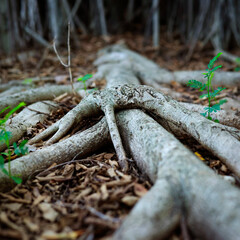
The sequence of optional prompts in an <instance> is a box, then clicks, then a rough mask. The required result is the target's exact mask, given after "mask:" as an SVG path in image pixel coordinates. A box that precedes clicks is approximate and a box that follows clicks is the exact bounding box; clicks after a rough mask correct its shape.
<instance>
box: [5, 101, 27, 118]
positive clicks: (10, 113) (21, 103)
mask: <svg viewBox="0 0 240 240" xmlns="http://www.w3.org/2000/svg"><path fill="white" fill-rule="evenodd" d="M23 106H26V103H24V102H20V103H19V104H18V105H17V106H16V107H15V108H13V109H12V110H11V111H10V112H9V113H7V114H6V115H5V117H4V119H5V120H6V121H7V120H8V119H9V117H10V116H11V115H12V114H13V113H15V112H16V111H17V110H18V109H19V108H21V107H23Z"/></svg>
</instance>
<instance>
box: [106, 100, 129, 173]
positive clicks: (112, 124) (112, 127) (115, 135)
mask: <svg viewBox="0 0 240 240" xmlns="http://www.w3.org/2000/svg"><path fill="white" fill-rule="evenodd" d="M104 114H105V116H106V121H107V124H108V128H109V132H110V135H111V139H112V142H113V145H114V148H115V151H116V153H117V156H118V162H119V165H120V166H121V168H122V170H123V171H124V172H126V171H127V170H128V162H127V157H126V153H125V150H124V148H123V145H122V140H121V137H120V134H119V131H118V127H117V124H116V119H115V114H114V109H113V107H112V106H109V105H107V106H106V107H105V108H104Z"/></svg>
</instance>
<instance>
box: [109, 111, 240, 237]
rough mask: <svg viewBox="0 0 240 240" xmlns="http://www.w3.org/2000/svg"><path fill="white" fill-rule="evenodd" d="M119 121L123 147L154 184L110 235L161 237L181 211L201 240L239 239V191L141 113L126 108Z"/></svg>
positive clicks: (118, 118)
mask: <svg viewBox="0 0 240 240" xmlns="http://www.w3.org/2000/svg"><path fill="white" fill-rule="evenodd" d="M129 119H131V121H129ZM117 120H118V126H119V129H120V132H121V133H122V134H121V135H122V138H123V140H124V142H125V144H126V147H127V148H128V149H129V151H130V153H131V155H132V156H133V158H134V160H135V161H136V163H137V165H138V166H139V168H140V169H141V170H142V171H143V172H144V173H146V174H147V175H148V176H149V177H150V179H151V180H152V181H153V182H154V186H153V188H152V189H151V190H150V191H149V192H148V193H147V194H146V195H145V196H144V197H143V198H142V199H141V200H140V201H139V202H138V203H137V204H136V206H135V207H134V208H133V210H132V211H131V213H130V215H129V216H128V217H127V218H126V219H125V221H124V223H123V224H122V226H121V227H120V229H118V230H117V232H116V233H115V236H114V238H113V239H124V240H128V239H129V240H130V239H131V240H132V239H134V240H136V239H137V240H149V239H164V238H165V237H167V236H169V233H170V232H171V231H172V230H173V229H174V228H176V226H177V225H178V224H179V222H180V215H184V217H185V219H186V220H187V223H188V226H189V228H190V229H191V231H192V232H193V233H194V235H196V236H198V237H200V239H209V240H210V239H222V240H224V239H232V240H234V239H238V236H239V234H240V229H239V221H240V205H239V197H240V191H239V189H237V188H236V187H234V186H232V185H231V184H230V183H228V182H226V181H224V180H223V179H222V178H220V177H218V176H217V175H216V174H215V173H214V172H213V171H212V170H211V169H209V168H208V167H207V166H205V165H204V163H203V162H201V161H200V160H199V159H198V158H197V157H196V156H195V155H194V154H193V153H192V152H190V151H189V150H187V149H186V148H185V147H184V146H183V145H182V144H181V143H180V142H179V141H178V140H177V139H175V138H174V137H173V135H171V134H170V133H169V132H167V131H166V130H165V129H163V128H162V127H161V126H160V125H159V124H158V123H156V122H155V121H154V120H153V119H152V118H150V117H148V116H147V115H146V114H144V113H143V112H141V111H139V110H126V111H123V112H121V113H120V114H119V115H118V116H117ZM146 136H147V137H146Z"/></svg>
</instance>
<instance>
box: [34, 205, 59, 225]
mask: <svg viewBox="0 0 240 240" xmlns="http://www.w3.org/2000/svg"><path fill="white" fill-rule="evenodd" d="M38 207H39V209H40V210H41V211H42V212H43V218H44V219H46V220H49V221H50V222H54V221H55V220H56V218H57V217H58V212H56V211H55V210H54V209H53V208H52V206H51V204H49V203H40V204H39V205H38Z"/></svg>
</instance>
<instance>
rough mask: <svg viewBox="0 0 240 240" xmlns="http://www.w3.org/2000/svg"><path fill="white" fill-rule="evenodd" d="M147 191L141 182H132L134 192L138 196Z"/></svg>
mask: <svg viewBox="0 0 240 240" xmlns="http://www.w3.org/2000/svg"><path fill="white" fill-rule="evenodd" d="M147 192H148V190H147V189H146V188H145V187H144V186H143V185H142V184H139V183H134V193H135V194H136V195H137V196H138V197H142V196H144V195H145V194H146V193H147Z"/></svg>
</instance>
